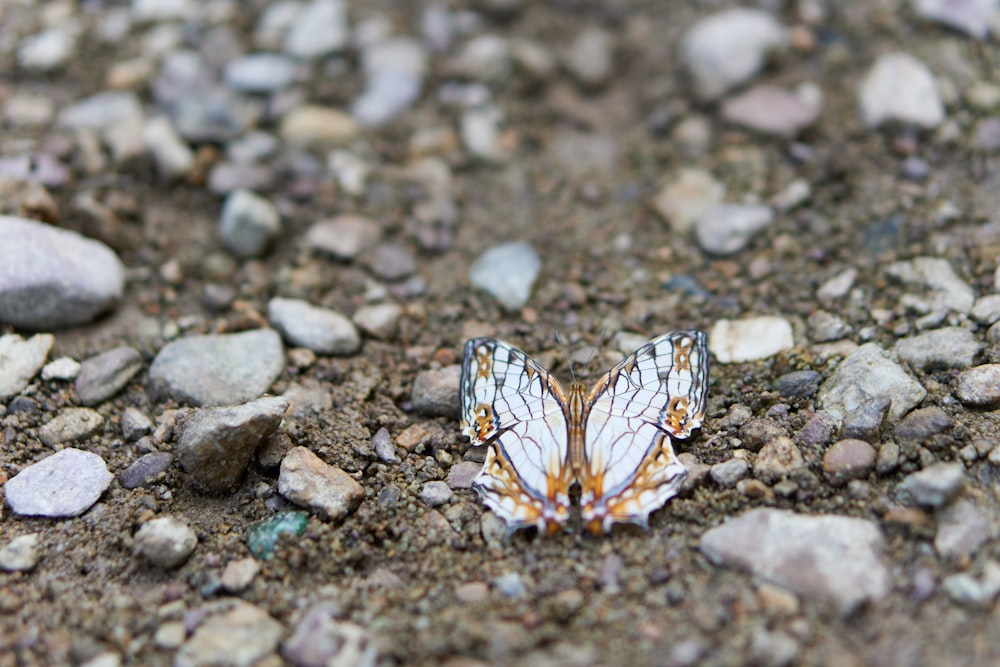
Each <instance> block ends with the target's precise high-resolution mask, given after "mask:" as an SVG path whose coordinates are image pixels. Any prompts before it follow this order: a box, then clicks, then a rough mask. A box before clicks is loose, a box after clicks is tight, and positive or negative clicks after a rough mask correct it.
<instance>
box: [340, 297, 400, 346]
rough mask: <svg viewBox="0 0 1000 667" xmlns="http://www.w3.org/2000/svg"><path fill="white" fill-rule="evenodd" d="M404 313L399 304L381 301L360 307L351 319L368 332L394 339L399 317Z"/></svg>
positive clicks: (382, 337)
mask: <svg viewBox="0 0 1000 667" xmlns="http://www.w3.org/2000/svg"><path fill="white" fill-rule="evenodd" d="M402 315H403V308H402V306H400V305H399V304H396V303H380V304H376V305H373V306H362V307H361V308H358V309H357V310H356V311H355V312H354V317H353V318H351V319H352V321H353V322H354V324H355V325H356V326H357V327H358V328H359V329H361V330H362V331H364V332H365V333H366V334H368V335H370V336H374V337H375V338H381V339H382V340H392V338H394V337H395V336H396V332H397V331H398V329H399V318H400V317H401V316H402Z"/></svg>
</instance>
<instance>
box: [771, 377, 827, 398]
mask: <svg viewBox="0 0 1000 667" xmlns="http://www.w3.org/2000/svg"><path fill="white" fill-rule="evenodd" d="M822 378H823V376H822V375H820V374H819V373H817V372H816V371H792V372H791V373H785V374H784V375H782V376H780V377H779V378H778V379H777V380H775V381H774V388H775V389H776V390H777V392H778V393H779V394H781V395H782V396H784V397H786V398H809V397H810V396H812V395H813V394H815V393H816V391H817V390H818V389H819V382H820V380H821V379H822Z"/></svg>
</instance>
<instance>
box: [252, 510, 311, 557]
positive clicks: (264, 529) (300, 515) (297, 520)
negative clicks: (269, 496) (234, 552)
mask: <svg viewBox="0 0 1000 667" xmlns="http://www.w3.org/2000/svg"><path fill="white" fill-rule="evenodd" d="M308 522H309V513H308V512H294V511H293V512H280V513H278V514H275V515H274V516H273V517H271V518H270V519H265V520H263V521H258V522H257V523H255V524H253V525H252V526H250V530H249V531H248V532H247V547H248V548H249V549H250V553H252V554H253V555H254V557H255V558H256V559H257V560H270V559H271V557H273V556H274V548H275V546H276V545H277V544H278V538H280V537H281V536H282V535H293V534H294V535H301V534H302V533H304V532H305V530H306V524H307V523H308Z"/></svg>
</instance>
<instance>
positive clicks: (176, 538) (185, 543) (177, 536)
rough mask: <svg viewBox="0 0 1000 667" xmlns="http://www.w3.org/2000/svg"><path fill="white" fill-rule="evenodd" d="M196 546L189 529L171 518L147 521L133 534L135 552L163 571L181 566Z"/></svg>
mask: <svg viewBox="0 0 1000 667" xmlns="http://www.w3.org/2000/svg"><path fill="white" fill-rule="evenodd" d="M196 546H198V536H197V535H195V533H194V531H193V530H191V527H190V526H188V525H187V524H186V523H184V522H183V521H180V520H179V519H176V518H174V517H172V516H163V517H159V518H156V519H152V520H150V521H147V522H146V523H144V524H142V527H141V528H139V530H138V531H137V532H136V534H135V543H134V549H135V552H136V553H138V554H142V555H143V556H145V557H146V558H147V559H148V560H149V561H150V562H152V563H153V564H154V565H157V566H159V567H162V568H163V569H165V570H172V569H174V568H175V567H180V566H181V565H183V564H184V563H185V562H186V561H187V559H188V558H189V557H190V556H191V554H192V553H193V552H194V549H195V547H196Z"/></svg>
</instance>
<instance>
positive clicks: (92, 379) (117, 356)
mask: <svg viewBox="0 0 1000 667" xmlns="http://www.w3.org/2000/svg"><path fill="white" fill-rule="evenodd" d="M140 370H142V355H141V354H139V351H138V350H136V349H134V348H131V347H128V346H124V345H123V346H121V347H116V348H112V349H110V350H108V351H106V352H102V353H101V354H98V355H97V356H95V357H90V358H89V359H85V360H84V361H83V363H82V364H81V365H80V375H79V376H78V377H77V378H76V393H77V396H79V397H80V402H81V403H82V404H83V405H88V406H92V405H97V404H99V403H103V402H104V401H106V400H108V399H109V398H111V397H112V396H114V395H115V394H117V393H118V392H119V391H121V390H122V389H124V388H125V385H127V384H128V383H129V380H131V379H132V378H133V377H135V374H136V373H138V372H139V371H140Z"/></svg>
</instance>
